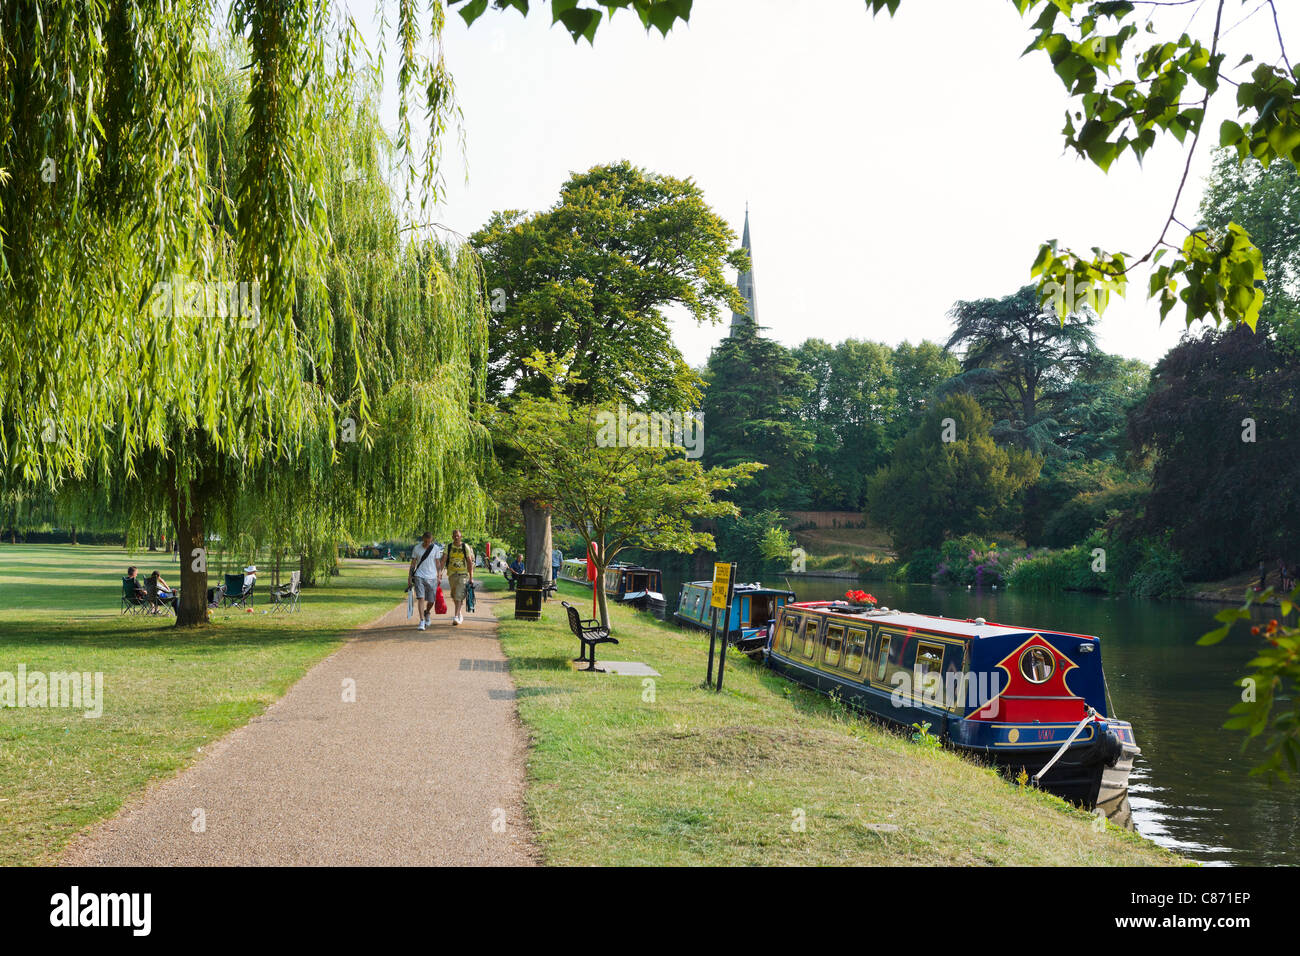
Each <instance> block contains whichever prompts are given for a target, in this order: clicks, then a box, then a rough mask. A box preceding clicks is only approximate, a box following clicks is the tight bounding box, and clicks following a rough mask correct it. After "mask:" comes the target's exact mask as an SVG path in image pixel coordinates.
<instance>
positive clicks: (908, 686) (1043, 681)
mask: <svg viewBox="0 0 1300 956" xmlns="http://www.w3.org/2000/svg"><path fill="white" fill-rule="evenodd" d="M765 650H766V655H765V656H766V659H767V662H768V664H769V666H770V667H772V668H773V669H774V670H776V671H777V672H778V673H781V674H783V675H785V676H787V677H789V678H792V679H794V680H796V681H798V682H799V683H801V684H804V685H806V686H808V687H812V688H814V689H816V690H821V691H826V692H828V693H829V692H831V691H834V692H836V693H837V694H838V695H839V696H840V697H841V698H842V699H843V700H844V701H845V702H846V703H850V704H852V705H853V706H855V707H857V708H858V709H860V710H863V711H866V712H867V713H869V714H871V715H873V716H876V717H879V718H881V719H884V720H887V721H889V722H891V723H894V724H898V725H901V726H903V727H910V726H912V725H914V724H917V725H925V724H928V725H929V728H928V732H929V733H931V734H933V735H934V736H936V737H938V738H939V739H940V740H941V741H943V742H944V743H945V744H947V745H949V746H951V747H953V748H954V749H956V750H958V751H961V752H964V753H966V754H970V755H974V756H978V757H980V758H983V759H986V760H989V761H991V762H992V763H993V764H995V765H996V766H998V767H999V768H1000V769H1002V770H1003V771H1004V772H1007V773H1009V774H1012V775H1015V774H1018V773H1019V772H1020V771H1021V770H1022V769H1023V770H1024V771H1025V772H1026V773H1027V774H1028V775H1029V777H1030V779H1031V780H1034V781H1035V782H1036V783H1037V784H1038V785H1039V786H1041V787H1042V788H1043V789H1044V790H1047V791H1049V792H1051V793H1054V794H1056V795H1057V796H1059V797H1062V798H1063V799H1065V800H1067V801H1069V802H1071V803H1075V804H1079V805H1081V806H1083V807H1085V808H1087V809H1093V808H1094V807H1098V808H1100V809H1101V810H1102V811H1103V812H1104V813H1105V814H1106V816H1107V817H1108V818H1110V820H1111V822H1112V823H1115V824H1116V825H1119V826H1124V827H1128V828H1132V826H1133V822H1132V812H1131V809H1130V807H1129V800H1128V777H1129V773H1130V771H1131V770H1132V768H1133V759H1134V757H1136V756H1137V755H1138V754H1139V753H1141V751H1140V750H1139V749H1138V747H1137V744H1136V742H1135V740H1134V737H1133V726H1132V725H1131V724H1130V723H1128V722H1127V721H1123V720H1118V719H1116V718H1115V716H1114V713H1113V709H1112V707H1111V705H1110V695H1109V694H1108V692H1107V689H1106V678H1105V675H1104V674H1103V673H1102V666H1101V642H1100V641H1099V640H1098V639H1097V638H1096V637H1090V636H1087V635H1083V634H1071V633H1067V632H1061V631H1051V630H1040V629H1035V628H1025V627H1013V626H1010V625H1005V624H993V623H989V622H987V621H985V620H984V619H983V618H974V619H972V620H964V621H963V620H956V619H953V618H944V617H933V616H930V615H926V614H909V613H903V612H900V611H891V610H889V609H888V608H875V607H871V606H868V605H862V604H848V603H845V602H830V601H819V602H807V603H801V604H796V603H791V604H788V605H787V606H785V607H784V608H782V609H781V611H780V612H779V617H778V619H777V621H776V626H775V627H774V628H773V629H772V632H771V635H770V639H769V641H768V643H767V645H766V646H765Z"/></svg>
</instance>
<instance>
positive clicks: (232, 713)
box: [0, 544, 406, 865]
mask: <svg viewBox="0 0 1300 956" xmlns="http://www.w3.org/2000/svg"><path fill="white" fill-rule="evenodd" d="M129 563H134V564H137V565H139V566H140V569H141V574H142V575H144V574H147V573H149V572H150V571H153V570H154V569H155V568H157V569H158V570H160V571H161V572H162V575H163V577H164V578H165V579H166V580H167V581H169V582H170V583H172V584H176V583H177V582H178V580H179V577H180V574H179V570H178V567H177V563H176V559H175V557H174V556H170V555H159V554H149V553H135V554H128V553H127V552H126V551H124V550H122V549H120V548H117V549H115V548H106V547H90V546H85V545H80V546H76V547H74V546H70V545H8V544H0V672H8V673H10V674H16V673H17V671H18V667H19V665H26V669H27V672H28V673H29V674H30V673H32V672H36V671H39V672H42V673H49V672H54V671H65V672H66V671H74V672H92V673H93V672H101V673H102V674H103V687H104V689H103V697H104V705H103V715H102V716H101V717H98V718H87V717H85V716H83V713H82V711H73V710H67V709H50V708H34V707H28V708H13V707H7V708H0V864H6V865H13V864H32V863H38V864H39V863H50V862H53V861H54V860H55V859H56V858H57V856H58V854H59V852H60V851H61V850H62V849H63V847H64V846H65V845H66V844H67V842H68V840H69V839H71V838H72V836H73V835H75V834H76V833H77V831H79V830H80V829H82V828H83V827H86V826H88V825H89V824H91V823H94V822H96V821H98V820H101V819H103V818H105V817H107V816H110V815H111V814H113V813H114V812H115V811H116V810H117V809H118V808H119V807H120V806H121V804H122V802H123V801H124V800H125V799H127V798H128V797H130V796H131V795H133V794H135V793H137V792H139V791H140V790H142V789H143V788H145V787H146V786H147V785H148V784H149V783H150V782H152V781H154V780H157V779H159V778H162V777H167V776H171V775H173V774H175V773H176V772H177V771H179V770H180V769H182V768H183V767H185V766H186V765H187V764H189V763H190V762H192V761H193V760H194V759H195V758H196V757H198V756H200V755H201V753H200V748H202V747H204V746H205V745H206V744H208V743H209V742H211V741H214V740H216V739H217V738H219V737H221V736H223V735H224V734H226V733H227V732H229V731H230V730H232V729H234V728H236V727H238V726H240V725H242V724H244V723H246V722H247V721H248V720H249V719H250V718H252V717H254V716H256V715H257V714H260V713H261V712H262V711H263V710H265V709H266V707H267V706H268V705H269V704H271V703H272V702H273V701H275V700H277V699H278V698H279V697H281V696H283V694H284V693H285V691H286V690H288V688H289V687H290V686H291V685H292V684H293V683H294V682H295V681H297V680H298V678H299V677H301V676H302V675H303V673H305V672H306V670H307V669H308V668H309V667H311V666H312V665H313V664H315V663H316V662H317V661H319V660H321V659H322V658H324V657H325V656H327V655H328V654H329V653H330V652H332V651H333V650H334V649H335V648H337V647H338V646H339V644H340V643H341V638H342V636H343V635H344V633H345V632H347V631H348V630H349V629H351V628H353V627H355V626H357V625H359V624H363V623H365V622H366V621H370V620H373V619H374V618H377V617H379V616H380V615H382V614H383V613H384V612H386V611H388V610H389V609H391V608H392V607H393V606H394V605H395V604H396V603H397V602H398V601H400V600H401V598H402V589H403V588H404V587H405V578H406V574H405V567H404V566H403V565H400V564H397V565H395V564H393V563H391V562H387V563H386V562H380V561H360V560H358V561H344V562H343V569H342V574H341V575H340V576H339V577H336V578H334V579H332V580H331V582H330V584H329V586H328V587H318V588H311V589H308V590H305V591H304V592H303V598H302V604H301V607H302V610H301V612H299V613H297V614H293V615H288V614H264V613H263V611H265V610H267V609H268V605H267V604H266V600H267V599H266V597H265V588H264V587H263V586H262V585H261V584H260V583H259V585H258V591H257V592H256V598H255V601H256V604H255V611H254V613H252V614H247V613H244V612H241V611H233V610H232V611H218V612H215V617H214V622H213V625H212V626H210V627H206V628H197V629H186V630H178V629H177V628H175V627H173V626H172V619H171V618H170V617H163V616H158V617H141V616H136V615H127V616H123V615H121V614H120V613H119V595H120V593H121V578H122V575H123V574H124V573H125V571H126V566H127V564H129Z"/></svg>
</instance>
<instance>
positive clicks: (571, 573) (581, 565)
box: [560, 558, 591, 584]
mask: <svg viewBox="0 0 1300 956" xmlns="http://www.w3.org/2000/svg"><path fill="white" fill-rule="evenodd" d="M560 580H561V581H572V582H573V583H574V584H590V583H591V582H590V581H588V580H587V562H586V561H585V560H583V559H582V558H567V559H565V561H564V562H563V563H562V564H561V565H560Z"/></svg>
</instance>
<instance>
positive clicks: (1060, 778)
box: [768, 655, 1133, 809]
mask: <svg viewBox="0 0 1300 956" xmlns="http://www.w3.org/2000/svg"><path fill="white" fill-rule="evenodd" d="M768 666H769V667H771V668H772V670H774V671H776V672H777V673H778V674H781V675H783V676H785V677H788V678H790V679H791V680H794V681H796V682H798V683H800V684H803V685H804V686H805V687H809V688H811V689H813V690H817V691H821V692H822V693H827V694H829V693H831V692H834V693H836V694H837V695H838V696H839V697H840V699H841V700H843V701H844V702H845V703H846V704H849V705H850V706H852V707H853V708H854V709H856V710H859V711H862V712H865V713H868V714H870V715H871V716H873V717H877V718H879V719H881V720H884V721H886V722H888V723H890V724H892V725H893V726H896V727H899V728H903V729H908V728H911V727H912V725H913V724H927V723H928V724H930V727H929V733H931V734H933V735H934V736H936V737H938V738H939V739H940V740H942V741H944V742H945V743H947V744H949V745H950V746H952V747H953V748H954V749H956V750H959V751H962V752H963V753H965V754H966V755H967V756H972V757H976V758H978V759H981V760H984V761H987V762H989V763H992V764H993V765H994V766H996V767H998V769H1000V770H1003V771H1005V772H1008V773H1010V774H1012V775H1015V774H1018V773H1019V772H1020V771H1021V770H1024V771H1025V772H1026V773H1027V774H1028V775H1029V777H1030V778H1031V779H1032V778H1033V777H1035V776H1036V775H1037V774H1038V772H1039V771H1040V770H1042V769H1043V767H1044V765H1046V763H1047V762H1048V761H1049V760H1051V759H1052V757H1053V755H1054V754H1055V753H1056V752H1057V751H1058V750H1059V749H1060V747H1061V744H1063V743H1064V742H1065V741H1066V739H1067V738H1069V736H1070V733H1071V732H1072V731H1073V730H1074V728H1075V726H1076V725H1075V724H1074V723H1053V724H1042V723H1014V724H1003V723H990V722H986V721H975V720H965V719H962V718H959V717H955V716H954V715H953V714H950V713H948V712H946V711H943V710H939V709H938V708H935V707H928V706H925V705H914V706H910V707H907V706H905V707H901V708H900V707H896V706H893V705H892V704H891V703H890V697H889V695H888V694H882V693H881V692H879V691H877V690H875V689H872V688H865V687H863V686H862V684H859V683H857V682H855V681H850V680H847V679H844V678H841V677H837V676H835V675H833V674H826V673H822V672H821V671H817V670H813V669H809V668H807V667H804V666H802V665H800V664H798V663H797V662H795V661H790V660H785V659H784V658H781V657H779V656H776V655H770V656H769V657H768ZM882 698H883V699H882ZM1012 731H1015V734H1014V737H1015V738H1016V739H1015V740H1014V741H1013V740H1012V739H1011V738H1012V737H1013V734H1012ZM1125 739H1127V740H1128V741H1129V742H1132V739H1133V728H1132V725H1131V724H1129V723H1128V722H1127V721H1117V720H1106V721H1103V722H1101V723H1100V724H1099V725H1094V726H1089V727H1085V728H1084V730H1083V732H1082V733H1081V734H1080V735H1079V736H1078V737H1077V738H1076V739H1075V741H1074V742H1073V743H1072V744H1071V745H1070V746H1069V747H1068V748H1067V749H1066V752H1065V753H1064V754H1063V755H1062V756H1061V758H1060V759H1059V760H1057V761H1056V763H1055V764H1054V765H1053V766H1052V769H1051V774H1050V776H1051V779H1050V781H1045V782H1044V784H1043V786H1044V789H1047V790H1049V791H1051V792H1052V793H1054V794H1056V795H1057V796H1059V797H1061V798H1062V799H1063V800H1067V801H1069V802H1070V803H1078V804H1082V805H1083V806H1085V807H1087V808H1088V809H1092V808H1093V807H1095V806H1097V805H1098V804H1099V802H1101V796H1102V794H1101V787H1102V781H1103V776H1104V771H1105V770H1106V769H1107V767H1108V764H1109V763H1110V762H1112V761H1114V760H1115V759H1116V758H1117V757H1119V756H1121V755H1122V751H1123V749H1124V748H1123V742H1124V740H1125ZM1128 763H1129V767H1130V768H1131V766H1132V757H1129V759H1128ZM1125 776H1126V777H1127V774H1125Z"/></svg>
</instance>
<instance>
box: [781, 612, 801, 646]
mask: <svg viewBox="0 0 1300 956" xmlns="http://www.w3.org/2000/svg"><path fill="white" fill-rule="evenodd" d="M796 621H797V619H796V618H795V617H793V616H790V617H787V618H786V619H785V630H784V631H782V632H781V650H783V651H786V652H787V653H789V651H790V648H792V647H794V632H795V630H796V629H797V628H798V627H799V625H798V623H796Z"/></svg>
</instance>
